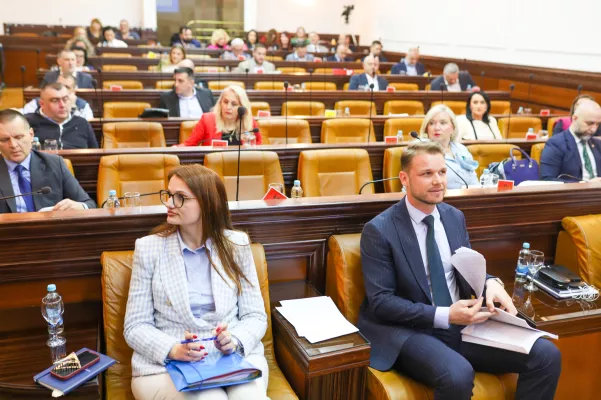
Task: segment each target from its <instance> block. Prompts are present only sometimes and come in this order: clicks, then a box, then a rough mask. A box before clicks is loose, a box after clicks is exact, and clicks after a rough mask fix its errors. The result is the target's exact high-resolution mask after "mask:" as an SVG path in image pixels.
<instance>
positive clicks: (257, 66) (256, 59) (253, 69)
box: [232, 43, 275, 74]
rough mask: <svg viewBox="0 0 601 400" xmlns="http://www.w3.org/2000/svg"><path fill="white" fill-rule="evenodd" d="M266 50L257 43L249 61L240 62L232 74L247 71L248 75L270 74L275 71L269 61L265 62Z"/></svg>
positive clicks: (261, 44) (262, 45)
mask: <svg viewBox="0 0 601 400" xmlns="http://www.w3.org/2000/svg"><path fill="white" fill-rule="evenodd" d="M266 55H267V49H266V48H265V45H264V44H263V43H257V44H256V45H255V50H254V51H253V56H252V58H251V59H250V60H247V61H242V62H241V63H240V64H238V66H237V67H236V68H234V70H233V71H232V72H235V73H245V72H246V70H247V69H248V72H249V73H250V74H257V73H270V72H274V71H275V65H273V63H270V62H269V61H265V56H266Z"/></svg>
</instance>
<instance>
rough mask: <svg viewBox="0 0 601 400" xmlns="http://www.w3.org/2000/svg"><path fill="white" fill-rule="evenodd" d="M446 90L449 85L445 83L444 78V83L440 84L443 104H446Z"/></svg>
mask: <svg viewBox="0 0 601 400" xmlns="http://www.w3.org/2000/svg"><path fill="white" fill-rule="evenodd" d="M445 90H448V89H447V84H446V83H444V78H443V81H442V82H441V83H440V102H441V103H442V104H444V91H445Z"/></svg>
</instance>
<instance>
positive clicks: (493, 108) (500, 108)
mask: <svg viewBox="0 0 601 400" xmlns="http://www.w3.org/2000/svg"><path fill="white" fill-rule="evenodd" d="M489 114H493V115H503V114H511V102H510V101H506V100H491V102H490V111H489Z"/></svg>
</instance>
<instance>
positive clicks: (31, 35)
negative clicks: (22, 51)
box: [10, 32, 40, 37]
mask: <svg viewBox="0 0 601 400" xmlns="http://www.w3.org/2000/svg"><path fill="white" fill-rule="evenodd" d="M10 36H15V37H38V36H40V34H39V33H35V32H17V33H11V35H10Z"/></svg>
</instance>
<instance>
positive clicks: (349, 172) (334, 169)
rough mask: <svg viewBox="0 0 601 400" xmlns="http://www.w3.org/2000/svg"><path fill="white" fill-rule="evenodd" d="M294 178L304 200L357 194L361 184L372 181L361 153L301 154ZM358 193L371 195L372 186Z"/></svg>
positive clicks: (313, 151) (318, 151)
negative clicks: (296, 174)
mask: <svg viewBox="0 0 601 400" xmlns="http://www.w3.org/2000/svg"><path fill="white" fill-rule="evenodd" d="M298 178H299V179H300V181H301V183H302V185H303V190H304V194H305V196H306V197H320V196H346V195H353V194H358V193H359V189H361V186H363V184H365V183H366V182H369V181H371V180H373V176H372V173H371V165H370V162H369V154H368V153H367V151H366V150H364V149H327V150H308V151H301V153H300V156H299V159H298ZM362 193H363V194H373V193H374V185H367V186H366V187H365V188H364V189H363V192H362Z"/></svg>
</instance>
